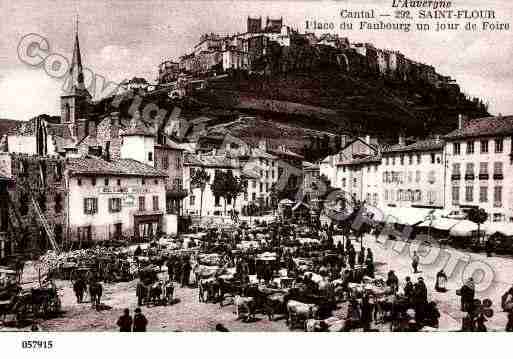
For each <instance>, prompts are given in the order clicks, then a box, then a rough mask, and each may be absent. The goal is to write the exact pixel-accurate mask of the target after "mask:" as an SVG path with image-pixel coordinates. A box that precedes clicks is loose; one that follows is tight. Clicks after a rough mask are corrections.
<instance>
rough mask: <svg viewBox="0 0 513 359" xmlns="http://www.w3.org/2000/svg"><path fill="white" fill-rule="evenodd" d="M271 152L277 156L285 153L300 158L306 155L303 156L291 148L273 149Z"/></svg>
mask: <svg viewBox="0 0 513 359" xmlns="http://www.w3.org/2000/svg"><path fill="white" fill-rule="evenodd" d="M269 152H270V153H271V154H274V155H276V156H278V157H279V156H280V155H285V156H290V157H296V158H298V159H303V158H304V157H303V156H301V155H298V154H297V153H295V152H292V151H291V150H289V149H286V148H285V149H272V150H270V151H269Z"/></svg>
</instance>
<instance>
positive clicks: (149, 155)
mask: <svg viewBox="0 0 513 359" xmlns="http://www.w3.org/2000/svg"><path fill="white" fill-rule="evenodd" d="M148 161H150V162H151V161H153V152H148Z"/></svg>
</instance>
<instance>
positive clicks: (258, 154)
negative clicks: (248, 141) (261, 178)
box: [252, 147, 277, 160]
mask: <svg viewBox="0 0 513 359" xmlns="http://www.w3.org/2000/svg"><path fill="white" fill-rule="evenodd" d="M252 152H253V153H252V154H253V156H254V157H257V158H265V159H268V160H275V159H277V157H276V156H273V155H271V154H270V153H267V152H265V151H263V150H261V149H260V148H256V147H255V148H253V150H252Z"/></svg>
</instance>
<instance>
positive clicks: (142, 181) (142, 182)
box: [141, 178, 146, 186]
mask: <svg viewBox="0 0 513 359" xmlns="http://www.w3.org/2000/svg"><path fill="white" fill-rule="evenodd" d="M141 184H142V185H143V186H144V185H145V184H146V180H145V179H144V178H142V179H141Z"/></svg>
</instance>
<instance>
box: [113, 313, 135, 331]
mask: <svg viewBox="0 0 513 359" xmlns="http://www.w3.org/2000/svg"><path fill="white" fill-rule="evenodd" d="M116 324H117V325H118V327H119V331H120V332H130V331H132V317H131V316H130V310H129V309H128V308H126V309H125V310H124V311H123V315H122V316H120V317H119V319H118V322H117V323H116Z"/></svg>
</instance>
